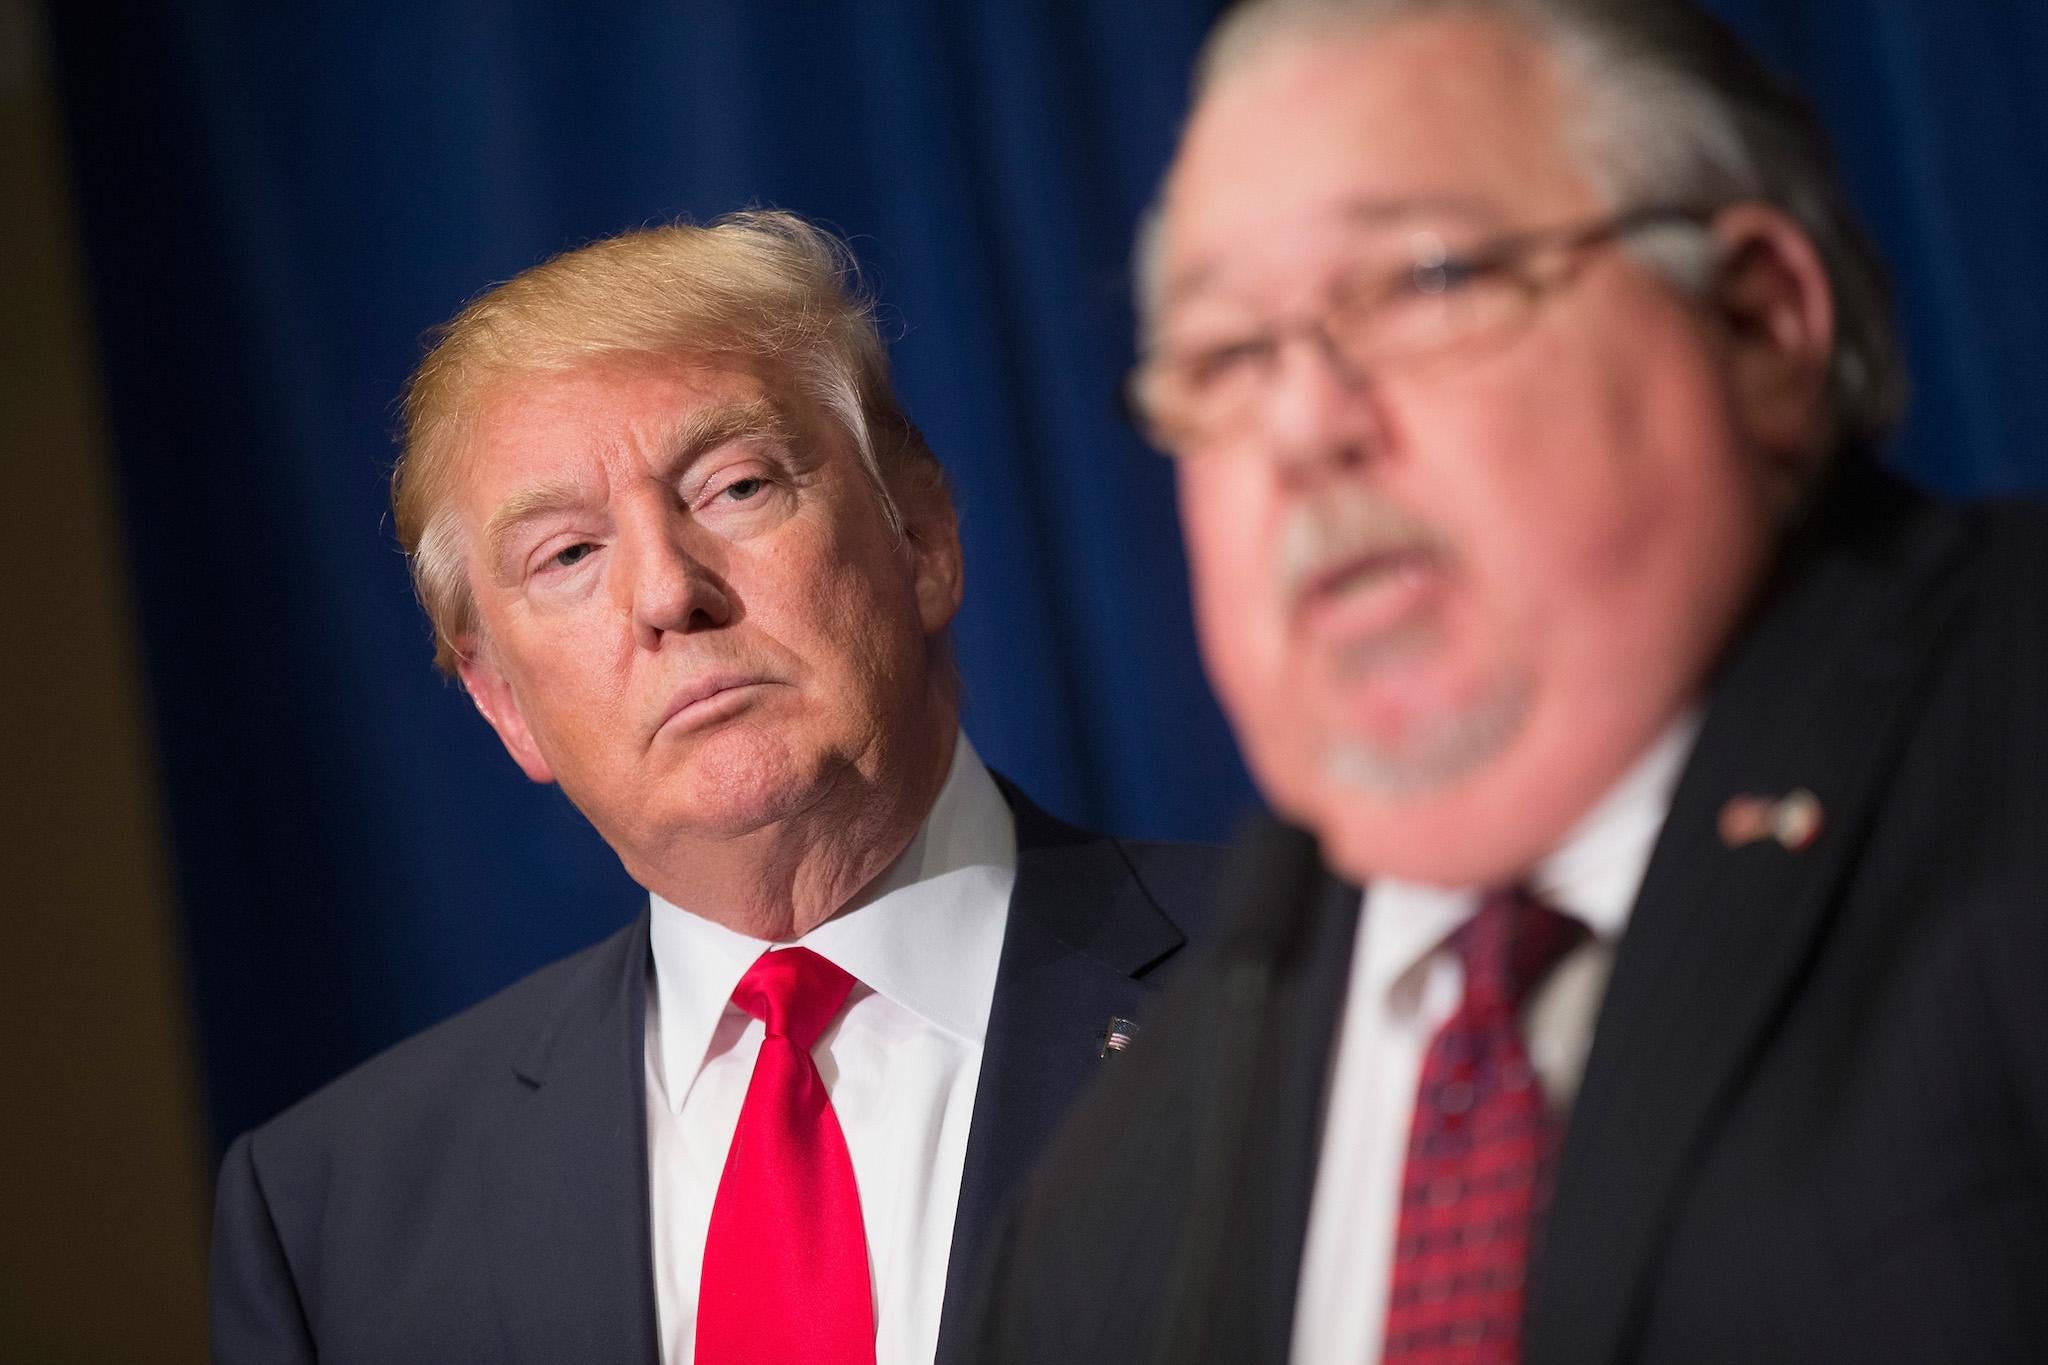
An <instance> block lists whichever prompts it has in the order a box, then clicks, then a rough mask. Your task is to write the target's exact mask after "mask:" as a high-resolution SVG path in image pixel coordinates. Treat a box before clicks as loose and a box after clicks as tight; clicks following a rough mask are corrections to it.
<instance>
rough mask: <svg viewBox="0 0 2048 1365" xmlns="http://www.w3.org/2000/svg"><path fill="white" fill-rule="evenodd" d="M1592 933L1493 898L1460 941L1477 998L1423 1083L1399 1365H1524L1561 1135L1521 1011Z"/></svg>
mask: <svg viewBox="0 0 2048 1365" xmlns="http://www.w3.org/2000/svg"><path fill="white" fill-rule="evenodd" d="M1584 936H1585V927H1584V926H1583V925H1581V924H1580V923H1579V922H1578V921H1577V920H1574V919H1569V918H1567V917H1566V916H1564V915H1560V914H1558V913H1557V912H1556V911H1555V910H1551V909H1549V908H1547V907H1545V906H1542V905H1539V904H1537V903H1536V902H1535V901H1533V900H1531V899H1529V898H1528V897H1527V896H1525V895H1523V894H1521V893H1520V892H1499V893H1495V894H1493V895H1489V896H1488V897H1487V898H1486V899H1485V901H1484V902H1482V903H1481V905H1480V907H1479V913H1478V914H1476V915H1474V916H1473V917H1472V919H1471V920H1470V921H1468V922H1467V923H1466V924H1465V925H1464V926H1463V927H1461V928H1460V929H1459V930H1458V932H1457V933H1456V934H1455V935H1453V936H1452V943H1453V946H1454V947H1455V948H1456V949H1457V952H1458V956H1459V957H1460V959H1462V961H1463V963H1464V968H1465V998H1464V1000H1463V1001H1462V1002H1460V1004H1459V1006H1458V1009H1457V1012H1456V1013H1455V1014H1453V1015H1452V1016H1451V1017H1450V1018H1449V1019H1447V1020H1445V1021H1444V1025H1443V1027H1442V1028H1441V1029H1439V1030H1437V1034H1436V1037H1435V1038H1433V1039H1432V1040H1431V1041H1430V1045H1429V1052H1428V1054H1427V1055H1426V1056H1425V1057H1424V1059H1423V1063H1422V1080H1421V1084H1420V1085H1419V1086H1417V1088H1416V1094H1415V1121H1414V1125H1413V1127H1412V1128H1411V1129H1410V1131H1409V1137H1408V1165H1407V1170H1406V1172H1405V1173H1404V1175H1403V1177H1402V1182H1401V1218H1400V1226H1399V1229H1398V1230H1397V1231H1396V1233H1395V1242H1394V1280H1393V1289H1392V1294H1391V1296H1390V1297H1389V1300H1388V1304H1387V1331H1386V1339H1385V1345H1384V1350H1383V1354H1382V1357H1381V1359H1382V1360H1383V1361H1385V1362H1387V1365H1395V1363H1396V1362H1398V1365H1481V1362H1486V1363H1487V1365H1514V1362H1515V1361H1517V1360H1518V1359H1519V1358H1520V1356H1521V1340H1522V1296H1523V1280H1524V1277H1525V1276H1526V1274H1527V1271H1528V1267H1529V1254H1530V1250H1531V1247H1532V1244H1533V1243H1534V1241H1535V1237H1536V1231H1537V1227H1538V1224H1539V1221H1540V1219H1541V1217H1542V1213H1543V1205H1544V1200H1545V1198H1546V1196H1547V1194H1548V1185H1549V1176H1550V1167H1551V1165H1552V1162H1553V1160H1554V1159H1555V1157H1556V1154H1557V1145H1558V1137H1559V1133H1558V1131H1557V1128H1558V1125H1557V1124H1556V1123H1555V1121H1554V1120H1552V1118H1551V1117H1550V1114H1549V1111H1548V1109H1547V1108H1546V1107H1545V1105H1544V1101H1543V1090H1542V1087H1541V1086H1540V1085H1538V1084H1537V1083H1536V1076H1535V1073H1534V1071H1533V1070H1532V1069H1531V1068H1530V1065H1529V1055H1528V1051H1527V1049H1525V1048H1524V1047H1523V1045H1522V1030H1521V1025H1520V1021H1519V1018H1518V1015H1519V1012H1520V1007H1521V1004H1522V1002H1523V1000H1524V999H1525V998H1526V997H1527V995H1528V993H1529V991H1530V990H1532V989H1533V988H1534V987H1535V985H1536V983H1537V982H1539V981H1541V980H1542V979H1543V977H1544V975H1545V974H1546V973H1547V972H1548V971H1549V970H1550V969H1551V967H1553V966H1555V965H1556V963H1557V960H1558V959H1559V958H1560V957H1562V956H1563V955H1564V954H1565V953H1566V952H1567V951H1568V950H1570V949H1571V948H1572V947H1573V946H1575V945H1576V944H1578V943H1579V942H1580V941H1581V940H1582V939H1583V938H1584Z"/></svg>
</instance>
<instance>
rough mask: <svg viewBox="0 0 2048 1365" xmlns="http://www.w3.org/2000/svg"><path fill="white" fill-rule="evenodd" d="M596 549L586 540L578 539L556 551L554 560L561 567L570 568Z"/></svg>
mask: <svg viewBox="0 0 2048 1365" xmlns="http://www.w3.org/2000/svg"><path fill="white" fill-rule="evenodd" d="M596 549H597V547H596V546H595V545H592V544H591V543H590V542H589V541H587V540H586V541H579V542H577V543H576V544H574V545H571V546H569V547H568V548H567V549H565V550H561V551H558V552H557V553H556V554H555V556H554V562H555V563H556V564H558V565H560V566H561V567H562V568H565V569H567V568H572V567H574V566H575V565H577V564H580V563H582V562H583V560H585V559H586V558H588V557H589V555H590V554H591V552H592V551H594V550H596Z"/></svg>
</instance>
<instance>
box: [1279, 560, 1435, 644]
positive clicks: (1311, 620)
mask: <svg viewBox="0 0 2048 1365" xmlns="http://www.w3.org/2000/svg"><path fill="white" fill-rule="evenodd" d="M1443 576H1444V563H1443V559H1442V556H1440V555H1439V554H1437V553H1436V552H1434V551H1432V550H1430V549H1427V548H1425V547H1422V546H1411V547H1406V548H1402V549H1395V550H1380V551H1373V552H1371V553H1368V554H1363V555H1358V556H1356V557H1354V558H1351V559H1346V560H1342V561H1340V562H1338V563H1335V564H1333V565H1331V566H1330V567H1329V568H1327V569H1324V570H1323V571H1322V572H1320V573H1318V574H1316V575H1315V576H1314V577H1313V578H1311V579H1310V580H1309V581H1308V583H1307V584H1306V585H1304V587H1303V589H1302V591H1301V594H1300V597H1299V599H1298V608H1299V611H1300V614H1301V619H1302V622H1303V624H1304V625H1305V626H1306V627H1307V628H1308V629H1309V630H1310V631H1311V632H1313V633H1315V634H1317V635H1322V636H1326V637H1329V638H1332V639H1335V640H1358V639H1361V638H1363V637H1370V636H1374V635H1377V634H1379V633H1381V632H1383V631H1387V630H1393V629H1398V628H1400V627H1403V626H1406V625H1409V624H1410V623H1412V621H1413V620H1414V619H1415V618H1416V617H1417V616H1418V615H1419V614H1420V613H1421V612H1422V611H1423V610H1424V609H1425V608H1426V607H1427V606H1428V605H1429V603H1430V601H1431V599H1432V598H1433V597H1434V596H1435V594H1436V593H1437V591H1438V589H1439V588H1440V587H1441V585H1442V581H1443Z"/></svg>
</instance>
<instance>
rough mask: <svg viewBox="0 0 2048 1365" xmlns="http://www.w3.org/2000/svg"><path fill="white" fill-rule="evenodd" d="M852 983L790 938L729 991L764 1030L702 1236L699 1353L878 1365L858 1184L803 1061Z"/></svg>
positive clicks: (724, 1361) (740, 1362)
mask: <svg viewBox="0 0 2048 1365" xmlns="http://www.w3.org/2000/svg"><path fill="white" fill-rule="evenodd" d="M852 989H853V978H852V977H851V976H849V975H847V974H846V973H845V972H843V971H841V970H840V969H839V968H838V967H835V966H833V965H832V964H831V963H830V962H827V961H826V960H825V959H824V958H822V957H819V956H818V955H817V954H816V953H814V952H812V951H810V950H809V949H808V948H784V949H781V950H779V951H775V952H768V953H763V954H762V955H761V958H760V960H759V961H757V962H756V963H754V965H753V966H751V967H749V968H748V969H747V974H746V975H745V976H743V977H741V978H740V984H739V986H738V988H736V989H735V990H734V991H733V993H732V999H733V1003H734V1004H736V1005H738V1006H739V1007H740V1008H741V1009H743V1010H745V1011H746V1012H747V1013H748V1014H751V1015H753V1016H754V1017H755V1018H756V1019H759V1020H761V1021H762V1023H764V1024H766V1025H767V1029H768V1032H767V1036H766V1037H765V1038H763V1039H762V1040H761V1055H760V1056H759V1057H758V1058H757V1059H756V1060H755V1062H754V1076H753V1079H752V1080H751V1081H749V1082H748V1083H747V1099H746V1103H745V1105H743V1106H742V1107H741V1109H740V1121H739V1126H738V1127H737V1128H736V1129H734V1131H733V1135H732V1148H731V1150H730V1151H729V1152H727V1154H726V1158H725V1173H724V1174H723V1175H722V1176H720V1177H719V1181H718V1196H717V1198H716V1199H715V1200H714V1201H713V1203H712V1205H711V1227H710V1230H709V1231H708V1232H707V1233H706V1234H705V1237H704V1275H703V1279H702V1280H701V1282H700V1289H699V1295H698V1302H697V1345H696V1358H697V1360H698V1362H699V1365H789V1363H791V1362H798V1361H802V1362H806V1365H809V1363H810V1362H815V1363H816V1365H856V1362H857V1363H858V1365H873V1362H874V1359H875V1309H874V1299H873V1297H872V1294H871V1292H870V1290H869V1287H868V1245H867V1234H866V1232H865V1230H864V1229H863V1227H862V1225H861V1218H860V1194H859V1191H858V1190H857V1189H856V1188H855V1187H854V1179H853V1162H852V1160H851V1158H849V1157H848V1156H847V1153H846V1136H845V1134H844V1133H842V1132H840V1130H839V1119H838V1118H837V1117H836V1116H835V1115H834V1114H833V1112H832V1101H831V1099H830V1098H829V1097H828V1096H827V1095H826V1093H825V1082H824V1079H823V1078H822V1077H821V1076H819V1075H818V1068H817V1065H816V1064H815V1063H814V1062H812V1061H811V1048H812V1047H814V1046H816V1044H817V1041H818V1038H819V1036H820V1035H821V1034H823V1033H824V1031H825V1027H826V1025H828V1024H830V1023H831V1022H832V1020H833V1018H834V1017H835V1016H836V1015H837V1014H838V1013H839V1011H840V1008H841V1007H842V1006H844V1005H845V1003H846V995H847V992H848V991H850V990H852Z"/></svg>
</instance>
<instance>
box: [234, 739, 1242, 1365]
mask: <svg viewBox="0 0 2048 1365" xmlns="http://www.w3.org/2000/svg"><path fill="white" fill-rule="evenodd" d="M998 780H999V781H1000V779H998ZM1002 786H1003V792H1004V795H1005V796H1006V797H1008V798H1009V801H1010V806H1011V809H1012V811H1013V812H1014V813H1015V815H1016V818H1017V881H1016V885H1015V888H1014V889H1013V890H1012V891H1011V894H1010V921H1009V926H1008V928H1007V929H1006V930H1005V933H1004V938H1003V950H1002V957H1001V961H1000V964H999V965H998V967H997V972H996V990H995V999H994V1002H993V1007H992V1012H991V1014H990V1016H989V1026H988V1036H987V1041H986V1044H985V1047H984V1050H983V1053H982V1065H981V1080H980V1082H979V1086H978V1088H977V1090H976V1093H975V1100H974V1120H973V1125H972V1128H971V1130H970V1132H969V1136H968V1144H967V1156H966V1165H965V1168H964V1170H963V1172H962V1175H961V1183H960V1202H959V1206H958V1212H957V1213H956V1215H955V1218H954V1226H953V1250H952V1257H951V1261H950V1262H949V1265H948V1271H947V1283H946V1299H945V1306H944V1309H943V1312H942V1318H943V1320H942V1323H941V1328H940V1336H939V1358H940V1359H941V1360H942V1361H955V1360H962V1359H966V1357H962V1356H961V1355H960V1354H959V1351H958V1349H957V1341H958V1338H959V1333H960V1322H959V1319H960V1318H961V1317H962V1314H963V1310H964V1308H965V1301H966V1299H967V1294H968V1290H969V1289H970V1288H971V1285H972V1280H971V1272H972V1269H973V1267H974V1265H975V1263H976V1261H977V1260H978V1259H979V1254H980V1252H981V1249H982V1245H983V1241H984V1238H985V1237H986V1235H987V1233H988V1229H989V1224H990V1222H991V1221H992V1219H993V1218H994V1215H995V1211H996V1208H997V1206H998V1205H999V1203H1000V1202H1001V1200H1002V1198H1003V1196H1004V1195H1005V1194H1007V1193H1008V1192H1009V1190H1010V1189H1011V1188H1012V1187H1013V1186H1014V1185H1016V1184H1017V1183H1018V1182H1019V1181H1020V1180H1021V1179H1022V1178H1023V1176H1024V1174H1025V1172H1026V1171H1027V1170H1028V1169H1029V1168H1030V1165H1031V1162H1032V1160H1033V1159H1034V1158H1035V1157H1036V1156H1037V1155H1038V1153H1039V1152H1040V1150H1041V1149H1042V1148H1043V1146H1044V1144H1045V1142H1046V1140H1047V1138H1048V1137H1049V1135H1050V1134H1051V1133H1052V1131H1053V1129H1054V1128H1055V1127H1056V1126H1057V1124H1058V1121H1059V1120H1060V1118H1061V1117H1062V1116H1063V1115H1064V1113H1065V1111H1066V1109H1067V1107H1068V1105H1069V1104H1070V1103H1071V1102H1072V1101H1073V1098H1074V1096H1075V1095H1076V1094H1077V1093H1078V1092H1079V1091H1080V1090H1081V1088H1082V1087H1083V1086H1084V1085H1085V1084H1086V1083H1087V1081H1088V1080H1089V1079H1090V1078H1092V1077H1093V1076H1094V1075H1095V1074H1096V1073H1097V1072H1098V1071H1099V1070H1100V1069H1102V1068H1103V1067H1104V1066H1105V1065H1114V1064H1120V1062H1121V1059H1120V1058H1119V1059H1118V1062H1117V1063H1105V1062H1103V1061H1102V1060H1101V1046H1100V1042H1101V1037H1102V1034H1103V1032H1104V1029H1105V1026H1106V1025H1107V1024H1108V1022H1109V1020H1110V1018H1111V1016H1113V1015H1123V1016H1129V1017H1133V1018H1136V1019H1137V1020H1139V1021H1140V1022H1141V1023H1149V1018H1150V1016H1149V1012H1148V1010H1149V1003H1150V997H1151V995H1152V994H1153V991H1154V987H1155V985H1156V983H1157V981H1158V978H1159V975H1160V973H1161V972H1162V970H1163V969H1164V967H1165V966H1166V965H1167V964H1168V963H1169V962H1171V961H1172V960H1173V959H1174V958H1175V957H1176V955H1177V954H1179V952H1180V951H1181V948H1182V946H1183V944H1184V943H1185V942H1186V940H1187V938H1188V937H1190V936H1192V935H1194V934H1195V933H1196V932H1197V931H1198V930H1199V928H1200V925H1201V923H1202V921H1203V918H1204V917H1205V915H1206V911H1207V907H1208V905H1209V903H1210V901H1211V899H1212V897H1213V894H1214V885H1213V883H1214V877H1215V873H1216V871H1217V870H1218V869H1219V868H1220V866H1221V855H1220V852H1219V851H1218V850H1215V849H1209V848H1200V847H1194V846H1190V845H1185V844H1151V843H1131V842H1125V841H1121V840H1116V839H1108V838H1104V837H1103V836H1101V835H1098V834H1091V833H1088V832H1086V831H1084V830H1080V829H1076V828H1074V827H1073V826H1071V825H1068V824H1065V823H1063V822H1062V821H1059V820H1057V819H1054V818H1053V817H1052V816H1050V815H1047V814H1046V813H1045V812H1044V811H1042V810H1039V809H1038V808H1037V807H1036V806H1034V805H1033V804H1032V803H1031V802H1030V801H1029V800H1028V799H1026V798H1025V797H1024V796H1023V794H1022V793H1020V792H1019V791H1017V789H1016V788H1014V787H1012V786H1010V785H1009V784H1008V783H1006V782H1005V783H1002ZM647 972H648V948H647V919H646V916H645V915H644V914H643V915H642V916H641V918H640V919H638V920H637V921H635V922H634V923H633V924H632V925H631V926H629V927H628V928H626V929H624V930H622V931H621V932H619V933H618V934H616V935H614V936H613V937H611V938H609V939H607V940H605V941H604V942H603V943H600V944H598V945H596V946H595V947H592V948H588V949H585V950H584V951H583V952H581V953H578V954H576V955H575V956H573V957H570V958H566V959H564V960H563V961H561V962H558V963H556V964H555V965H553V966H552V967H548V968H545V969H543V970H542V971H540V972H538V973H536V974H535V975H533V976H531V977H529V978H527V979H526V980H525V981H522V982H520V983H519V984H517V985H515V986H513V987H511V988H510V989H508V990H506V991H504V992H501V993H500V994H498V995H496V996H494V997H492V998H491V999H489V1000H487V1001H485V1002H484V1003H482V1004H481V1005H478V1006H476V1007H475V1008H473V1009H470V1010H468V1011H466V1012H465V1013H463V1014H460V1015H457V1016H456V1017H455V1018H453V1019H451V1020H449V1021H447V1022H446V1023H444V1024H441V1025H439V1026H437V1027H435V1028H432V1029H429V1030H428V1031H427V1032H425V1033H423V1034H421V1035H419V1036H418V1037H416V1038H413V1039H412V1040H410V1041H408V1042H406V1043H402V1044H400V1045H399V1046H398V1047H397V1048H394V1049H393V1050H392V1051H390V1052H388V1053H385V1054H384V1055H383V1056H381V1057H378V1058H376V1059H375V1060H373V1061H370V1062H368V1063H366V1064H364V1065H363V1066H362V1067H360V1068H358V1069H357V1070H356V1071H354V1072H352V1073H350V1074H349V1075H347V1076H345V1077H343V1078H342V1079H340V1080H339V1081H336V1082H335V1083H334V1084H332V1085H330V1086H328V1087H327V1088H326V1089H324V1090H322V1091H320V1092H319V1093H318V1094H316V1095H314V1096H312V1097H311V1098H310V1099H307V1100H305V1101H303V1102H302V1103H300V1104H299V1105H297V1106H295V1107H294V1108H292V1109H290V1110H288V1111H286V1112H285V1113H284V1114H283V1115H281V1116H279V1117H278V1118H276V1119H273V1120H272V1121H271V1122H269V1123H267V1124H265V1125H264V1126H263V1127H261V1128H258V1129H257V1130H255V1131H254V1132H252V1133H248V1134H245V1135H243V1136H242V1137H241V1138H240V1139H238V1140H237V1141H236V1142H235V1144H234V1146H233V1147H232V1148H231V1149H230V1150H229V1152H228V1155H227V1160H226V1161H225V1162H224V1163H223V1165H222V1168H221V1176H220V1193H219V1201H218V1209H217V1212H216V1215H215V1219H214V1246H213V1349H214V1360H215V1361H216V1362H219V1365H241V1362H249V1365H256V1362H263V1363H264V1365H272V1363H273V1362H310V1361H313V1360H320V1361H324V1362H344V1361H354V1362H394V1363H395V1362H410V1361H418V1362H422V1365H426V1363H427V1362H431V1363H432V1365H458V1363H459V1362H485V1361H489V1362H494V1365H495V1363H496V1362H511V1361H524V1362H531V1365H572V1363H573V1365H600V1362H634V1363H635V1365H654V1362H655V1361H656V1360H657V1359H659V1353H658V1348H657V1345H656V1341H655V1335H656V1326H655V1300H654V1267H653V1249H652V1247H651V1245H650V1240H649V1239H650V1228H649V1222H648V1219H649V1215H648V1202H647V1116H646V1099H645V1091H644V1080H645V1071H644V1068H643V1065H642V1042H643V1034H644V1029H643V1023H644V1018H645V1013H646V996H645V987H646V981H647Z"/></svg>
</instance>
